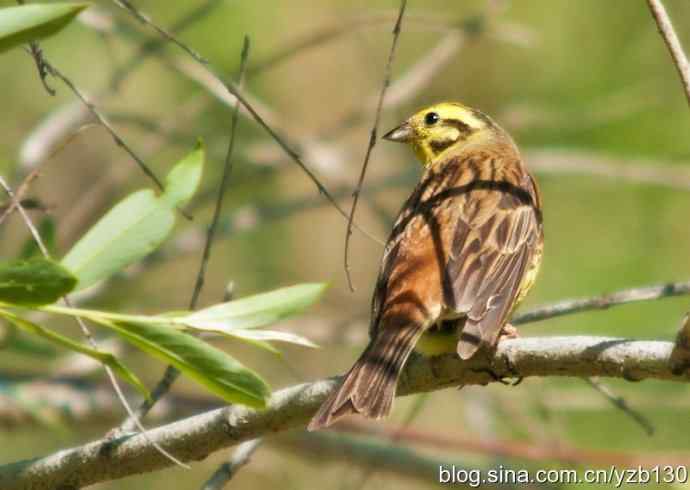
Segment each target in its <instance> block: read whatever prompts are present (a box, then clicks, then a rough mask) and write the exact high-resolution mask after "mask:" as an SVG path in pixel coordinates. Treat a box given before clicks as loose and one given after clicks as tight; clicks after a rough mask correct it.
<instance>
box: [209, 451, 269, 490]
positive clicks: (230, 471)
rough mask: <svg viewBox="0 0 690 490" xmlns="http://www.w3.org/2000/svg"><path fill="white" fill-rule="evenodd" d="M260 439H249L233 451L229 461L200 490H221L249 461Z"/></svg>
mask: <svg viewBox="0 0 690 490" xmlns="http://www.w3.org/2000/svg"><path fill="white" fill-rule="evenodd" d="M261 442H262V440H261V439H251V440H249V441H245V442H243V443H242V444H240V445H239V446H237V449H235V452H234V453H233V454H232V457H231V458H230V461H228V462H227V463H225V464H223V465H221V466H220V468H218V469H217V470H216V472H215V473H213V475H211V478H209V480H208V481H207V482H206V483H204V485H203V487H201V489H202V490H221V489H222V488H223V487H225V484H226V483H228V482H229V481H230V480H232V478H233V477H234V476H235V474H236V473H237V471H238V470H239V469H240V468H241V467H242V466H244V465H246V464H247V463H249V460H250V459H251V457H252V455H253V454H254V452H255V451H256V450H257V449H258V448H259V446H260V445H261Z"/></svg>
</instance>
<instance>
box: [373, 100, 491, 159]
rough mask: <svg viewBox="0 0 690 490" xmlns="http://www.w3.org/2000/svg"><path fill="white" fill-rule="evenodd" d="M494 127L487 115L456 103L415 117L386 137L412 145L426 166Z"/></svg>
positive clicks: (422, 112) (446, 104)
mask: <svg viewBox="0 0 690 490" xmlns="http://www.w3.org/2000/svg"><path fill="white" fill-rule="evenodd" d="M496 127H497V126H496V125H495V123H494V122H493V121H492V120H491V119H490V118H489V117H488V116H487V115H485V114H483V113H481V112H479V111H478V110H475V109H471V108H469V107H467V106H464V105H462V104H459V103H457V102H442V103H440V104H435V105H432V106H430V107H427V108H425V109H422V110H421V111H419V112H417V113H415V114H414V115H412V117H410V118H409V119H408V120H407V121H405V122H404V123H402V124H401V125H400V126H398V127H397V128H395V129H393V130H392V131H389V132H388V133H386V134H385V135H384V136H383V137H384V138H385V139H387V140H389V141H397V142H400V143H409V144H410V145H411V146H412V148H413V149H414V152H415V153H416V154H417V157H418V158H419V159H420V160H421V162H422V163H423V164H424V165H425V166H428V165H431V164H432V163H433V162H434V160H435V159H436V158H437V157H438V156H439V155H441V154H442V153H443V152H445V151H446V150H448V149H450V148H451V147H457V146H456V145H458V146H460V145H461V144H463V143H467V142H469V141H470V140H475V139H476V138H477V137H478V136H481V135H483V134H487V133H490V132H491V131H487V130H491V129H494V128H496Z"/></svg>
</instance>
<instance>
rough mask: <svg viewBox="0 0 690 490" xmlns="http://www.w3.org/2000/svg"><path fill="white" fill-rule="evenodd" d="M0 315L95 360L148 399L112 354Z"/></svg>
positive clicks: (15, 318) (134, 377) (9, 315)
mask: <svg viewBox="0 0 690 490" xmlns="http://www.w3.org/2000/svg"><path fill="white" fill-rule="evenodd" d="M0 315H1V316H2V317H3V318H5V319H6V320H7V321H8V322H10V323H12V324H13V325H14V326H16V327H17V328H20V329H22V330H24V331H26V332H28V333H31V334H33V335H37V336H39V337H42V338H44V339H46V340H49V341H50V342H53V343H55V344H57V345H60V346H61V347H65V348H67V349H69V350H71V351H74V352H79V353H80V354H84V355H85V356H88V357H91V358H92V359H95V360H97V361H98V362H100V363H102V364H104V365H106V366H108V367H110V368H111V369H112V370H113V371H114V372H115V373H116V374H117V375H118V376H120V377H121V378H122V379H123V380H125V381H126V382H127V383H129V384H131V385H132V386H133V387H134V388H136V389H137V390H138V391H139V392H140V393H142V394H143V395H144V396H145V397H146V398H149V397H150V394H149V391H148V390H147V389H146V386H144V384H143V383H142V382H141V380H139V378H138V377H137V375H136V374H134V373H133V372H132V371H130V370H129V369H128V368H127V367H126V366H125V365H124V364H122V363H121V362H120V361H119V360H118V359H117V358H116V357H115V356H113V355H112V354H110V353H108V352H101V351H98V350H96V349H93V348H91V347H89V346H87V345H84V344H80V343H78V342H75V341H73V340H72V339H70V338H68V337H65V336H63V335H60V334H59V333H57V332H54V331H53V330H49V329H47V328H44V327H41V326H39V325H36V324H35V323H32V322H30V321H28V320H25V319H23V318H21V317H18V316H16V315H14V314H12V313H10V312H8V311H3V310H0Z"/></svg>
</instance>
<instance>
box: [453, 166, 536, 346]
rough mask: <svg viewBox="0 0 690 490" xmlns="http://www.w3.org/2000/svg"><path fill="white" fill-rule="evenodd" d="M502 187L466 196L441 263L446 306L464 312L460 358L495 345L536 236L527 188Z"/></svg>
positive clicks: (532, 208)
mask: <svg viewBox="0 0 690 490" xmlns="http://www.w3.org/2000/svg"><path fill="white" fill-rule="evenodd" d="M523 175H524V177H525V178H524V179H522V178H521V179H519V180H518V183H519V184H522V185H525V184H526V183H527V182H529V176H528V175H527V174H523ZM502 187H503V188H502V189H500V191H496V190H486V191H479V192H472V193H469V194H468V195H467V197H466V202H465V206H464V208H463V209H465V210H467V211H468V212H465V213H463V214H462V215H461V216H460V219H459V220H458V222H457V224H456V227H457V228H456V232H455V239H454V241H453V245H452V249H453V252H454V253H453V256H452V257H451V259H450V260H449V261H448V265H447V274H448V275H449V276H450V277H451V281H452V284H453V298H452V304H449V305H448V307H449V308H451V309H454V310H455V311H458V312H463V313H466V314H467V320H466V322H465V326H464V328H463V331H462V335H461V338H460V342H459V343H458V354H459V355H460V357H462V358H463V359H469V358H470V357H471V356H472V355H473V354H474V353H475V352H476V351H477V349H478V348H479V347H480V345H481V344H482V343H484V344H488V345H493V344H494V343H495V341H496V339H497V337H498V334H499V332H500V331H501V329H502V328H503V325H504V324H505V322H506V320H507V318H508V315H509V314H510V312H511V310H512V309H513V307H514V306H515V301H516V299H517V297H518V295H519V292H520V286H521V284H522V281H523V278H524V276H525V273H526V270H527V267H528V265H529V264H530V261H531V259H532V254H533V253H534V251H535V248H536V244H537V242H538V240H539V237H540V235H541V224H540V218H539V214H538V210H537V209H536V208H535V205H534V203H535V202H536V199H535V198H536V196H535V195H534V192H533V189H532V188H531V186H529V185H528V187H527V188H525V187H522V186H512V185H505V186H502ZM530 191H532V192H530ZM477 206H479V207H480V208H481V210H480V211H479V212H476V209H475V208H476V207H477Z"/></svg>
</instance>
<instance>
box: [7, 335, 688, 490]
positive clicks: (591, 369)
mask: <svg viewBox="0 0 690 490" xmlns="http://www.w3.org/2000/svg"><path fill="white" fill-rule="evenodd" d="M672 350H673V343H672V342H661V341H635V340H629V339H621V338H607V337H541V338H536V337H535V338H522V339H511V340H506V341H504V342H501V343H500V344H499V345H498V347H497V349H496V352H495V353H494V354H493V356H490V357H489V358H482V357H483V356H476V357H477V358H476V359H472V360H470V361H461V360H460V359H459V358H458V357H457V355H452V354H449V355H445V356H440V357H434V358H430V359H429V358H424V357H421V356H418V357H415V358H413V359H411V360H410V361H409V362H408V365H407V367H406V369H405V371H404V373H403V376H402V378H401V381H400V386H399V390H398V392H399V394H400V395H408V394H412V393H420V392H427V391H433V390H439V389H443V388H448V387H451V386H457V385H460V384H462V385H469V384H486V383H490V382H493V381H494V380H495V377H510V376H521V377H526V378H529V377H533V376H575V377H585V376H607V377H616V378H623V379H627V380H635V381H640V380H643V379H661V380H671V381H682V382H690V371H685V372H684V373H682V374H679V375H674V374H673V373H672V371H671V363H670V357H671V352H672ZM337 383H338V379H337V378H331V379H328V380H322V381H316V382H314V383H306V384H302V385H297V386H293V387H290V388H286V389H283V390H280V391H277V392H275V393H274V394H273V395H272V397H271V398H270V400H269V401H268V404H267V408H266V409H265V410H261V411H256V410H252V409H249V408H247V407H242V406H238V405H233V406H228V407H223V408H220V409H217V410H212V411H210V412H206V413H203V414H201V415H197V416H194V417H190V418H187V419H184V420H181V421H179V422H175V423H172V424H169V425H165V426H163V427H159V428H157V429H153V430H150V431H149V432H148V436H149V437H150V438H151V439H152V440H153V441H155V442H157V443H159V444H160V445H162V446H163V447H164V448H165V449H167V450H168V451H172V452H174V453H175V454H177V455H178V456H179V457H180V458H181V459H182V460H184V461H192V460H199V459H203V458H205V457H206V456H208V455H209V454H210V453H211V452H214V451H217V450H219V449H222V448H225V447H228V446H232V445H235V444H239V443H241V442H244V441H248V440H250V439H255V438H257V437H261V436H263V435H266V434H270V433H274V432H280V431H284V430H287V429H290V428H297V427H303V426H304V425H305V424H306V423H307V422H308V420H309V418H310V417H311V416H312V415H313V413H314V412H315V411H316V410H317V409H318V407H319V406H320V404H321V403H322V402H323V400H324V399H325V398H326V396H327V395H328V394H329V393H330V392H331V391H332V390H333V389H335V387H336V386H337ZM170 465H171V463H170V461H169V460H168V459H166V458H165V457H163V456H162V455H161V454H160V453H159V452H158V451H156V450H155V449H154V448H153V447H152V446H151V444H150V443H149V442H148V441H147V440H146V438H145V437H143V436H142V435H134V436H130V437H122V438H119V439H116V440H107V439H106V440H99V441H94V442H91V443H88V444H85V445H83V446H80V447H76V448H73V449H68V450H63V451H59V452H58V453H55V454H53V455H50V456H47V457H44V458H37V459H32V460H28V461H20V462H17V463H13V464H9V465H4V466H0V488H3V489H4V490H16V489H20V488H27V487H30V488H33V489H34V490H42V489H49V488H50V489H52V488H59V487H60V486H70V485H71V486H73V487H82V486H86V485H89V484H92V483H96V482H100V481H106V480H112V479H117V478H122V477H125V476H128V475H132V474H138V473H143V472H148V471H154V470H157V469H161V468H164V467H167V466H170Z"/></svg>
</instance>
